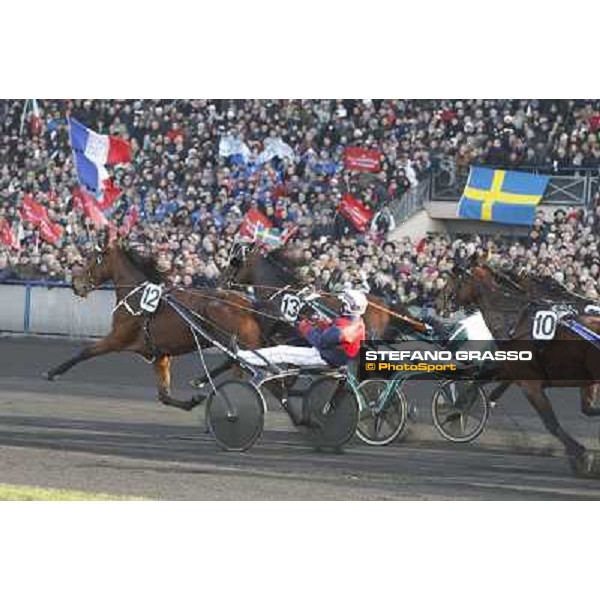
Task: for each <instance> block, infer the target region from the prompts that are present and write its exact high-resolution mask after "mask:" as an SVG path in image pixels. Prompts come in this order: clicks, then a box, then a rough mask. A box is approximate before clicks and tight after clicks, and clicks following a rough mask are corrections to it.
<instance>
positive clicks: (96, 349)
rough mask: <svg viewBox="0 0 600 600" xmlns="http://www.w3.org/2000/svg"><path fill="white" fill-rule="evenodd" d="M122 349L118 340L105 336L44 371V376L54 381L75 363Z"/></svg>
mask: <svg viewBox="0 0 600 600" xmlns="http://www.w3.org/2000/svg"><path fill="white" fill-rule="evenodd" d="M122 349H123V345H122V344H121V342H119V340H116V339H114V338H111V337H106V338H104V339H102V340H100V341H98V342H95V343H94V344H92V345H91V346H87V347H86V348H84V349H83V350H82V351H81V352H79V354H77V355H75V356H74V357H73V358H70V359H69V360H66V361H65V362H63V363H61V364H60V365H58V367H55V368H54V369H50V370H49V371H46V372H45V373H44V377H45V378H46V379H47V380H48V381H54V380H55V379H56V378H57V377H59V376H60V375H62V374H63V373H66V372H67V371H68V370H69V369H71V368H73V367H74V366H75V365H77V364H79V363H80V362H83V361H84V360H88V359H90V358H94V357H95V356H102V355H103V354H108V353H110V352H117V351H119V350H122Z"/></svg>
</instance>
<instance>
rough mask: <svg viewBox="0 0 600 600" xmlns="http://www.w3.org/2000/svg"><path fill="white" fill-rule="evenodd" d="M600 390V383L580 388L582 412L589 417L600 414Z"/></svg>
mask: <svg viewBox="0 0 600 600" xmlns="http://www.w3.org/2000/svg"><path fill="white" fill-rule="evenodd" d="M599 392H600V385H599V384H597V383H594V384H590V385H586V386H584V387H581V388H579V395H580V398H581V412H582V413H583V414H584V415H586V416H587V417H598V416H600V402H598V395H599Z"/></svg>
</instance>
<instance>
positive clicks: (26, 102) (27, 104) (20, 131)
mask: <svg viewBox="0 0 600 600" xmlns="http://www.w3.org/2000/svg"><path fill="white" fill-rule="evenodd" d="M28 106H29V100H25V106H24V107H23V113H22V114H21V127H19V137H21V136H22V135H23V129H24V127H25V115H26V114H27V107H28Z"/></svg>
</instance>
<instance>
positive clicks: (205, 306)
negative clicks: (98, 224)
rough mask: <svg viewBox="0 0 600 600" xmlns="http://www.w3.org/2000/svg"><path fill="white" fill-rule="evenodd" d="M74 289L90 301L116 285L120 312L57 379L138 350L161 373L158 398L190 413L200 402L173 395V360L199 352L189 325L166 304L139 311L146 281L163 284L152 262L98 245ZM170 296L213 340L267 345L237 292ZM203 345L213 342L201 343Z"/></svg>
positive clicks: (54, 373)
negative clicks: (89, 364) (106, 356)
mask: <svg viewBox="0 0 600 600" xmlns="http://www.w3.org/2000/svg"><path fill="white" fill-rule="evenodd" d="M74 275H75V276H74V278H73V291H74V292H75V294H77V295H78V296H81V297H83V298H85V297H86V296H87V295H88V294H89V292H90V291H92V290H94V289H95V288H97V287H99V286H101V285H102V284H103V283H105V282H108V281H113V282H114V284H115V292H116V300H117V304H116V308H115V310H114V313H113V319H112V328H111V331H110V333H109V334H108V335H107V336H106V337H105V338H103V339H101V340H99V341H98V342H95V343H93V344H91V345H90V346H88V347H86V348H84V349H83V350H82V351H81V352H80V353H79V354H77V355H76V356H74V357H73V358H71V359H69V360H68V361H66V362H64V363H62V364H60V365H59V366H57V367H55V368H54V369H51V370H50V371H48V372H47V373H46V374H45V375H46V377H47V378H48V379H49V380H50V381H52V380H54V379H56V378H57V377H58V376H59V375H62V374H63V373H65V372H66V371H68V370H69V369H71V368H72V367H74V366H75V365H76V364H78V363H80V362H82V361H84V360H88V359H90V358H93V357H95V356H101V355H103V354H108V353H111V352H122V351H127V352H134V353H136V354H139V355H140V356H142V357H143V358H145V359H146V360H148V361H152V362H153V365H154V371H155V374H156V380H157V388H158V399H159V400H160V401H161V402H163V403H164V404H167V405H170V406H175V407H177V408H181V409H184V410H191V409H192V408H193V407H194V406H196V405H197V404H198V403H199V402H200V401H201V400H200V399H198V398H192V399H191V400H187V401H183V400H177V399H175V398H173V397H171V391H170V388H171V370H170V367H171V358H172V357H174V356H179V355H182V354H187V353H189V352H192V351H194V350H196V349H197V347H196V342H195V338H194V335H193V333H192V331H191V328H190V326H189V325H188V324H187V323H186V322H185V321H184V320H183V319H182V318H181V316H180V315H179V314H177V313H176V311H175V310H174V309H173V308H172V307H171V306H170V305H169V304H167V303H166V302H164V301H163V302H161V303H160V305H159V307H158V309H157V310H156V312H155V313H154V314H148V313H143V312H142V311H140V310H139V303H140V300H141V295H142V288H141V285H142V284H143V283H144V282H153V283H162V276H161V274H160V273H159V272H158V270H157V268H156V263H155V262H154V260H153V259H145V258H142V257H141V256H140V255H139V254H138V253H137V252H135V251H134V250H132V249H129V248H127V246H126V245H125V244H124V243H122V242H120V241H112V242H111V243H109V244H106V245H105V246H104V247H103V248H100V247H97V248H96V249H95V250H94V251H93V252H92V254H91V256H89V257H88V259H87V263H86V265H85V266H84V268H83V269H80V270H79V271H78V272H75V273H74ZM169 296H170V297H172V298H174V299H175V300H176V301H177V303H178V304H179V305H181V306H183V307H185V308H187V309H191V310H193V311H194V312H195V313H196V314H197V315H199V316H200V317H201V319H202V326H203V327H204V328H205V329H207V330H208V331H209V332H210V334H211V335H212V336H214V338H215V339H216V340H217V341H219V342H220V343H222V344H224V345H226V346H227V345H229V344H230V342H231V340H232V339H233V338H236V339H237V340H239V342H240V345H242V346H244V347H246V348H258V347H260V346H261V345H262V342H263V339H262V337H261V331H260V324H259V322H258V321H257V319H256V318H255V316H254V313H253V312H252V308H251V305H250V301H249V300H247V299H246V298H245V297H243V296H242V295H241V294H238V293H236V292H233V291H220V290H183V289H175V290H172V291H169ZM200 341H201V342H202V345H203V346H205V347H206V346H209V345H210V344H209V343H208V342H206V340H200Z"/></svg>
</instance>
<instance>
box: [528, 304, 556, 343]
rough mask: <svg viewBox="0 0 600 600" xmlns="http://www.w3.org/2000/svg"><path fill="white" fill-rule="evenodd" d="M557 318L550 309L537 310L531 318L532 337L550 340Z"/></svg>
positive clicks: (552, 336) (552, 337) (554, 330)
mask: <svg viewBox="0 0 600 600" xmlns="http://www.w3.org/2000/svg"><path fill="white" fill-rule="evenodd" d="M557 322H558V318H557V316H556V313H555V312H554V311H552V310H538V311H537V312H536V313H535V317H534V318H533V339H534V340H552V339H554V334H555V333H556V325H557Z"/></svg>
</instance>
